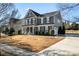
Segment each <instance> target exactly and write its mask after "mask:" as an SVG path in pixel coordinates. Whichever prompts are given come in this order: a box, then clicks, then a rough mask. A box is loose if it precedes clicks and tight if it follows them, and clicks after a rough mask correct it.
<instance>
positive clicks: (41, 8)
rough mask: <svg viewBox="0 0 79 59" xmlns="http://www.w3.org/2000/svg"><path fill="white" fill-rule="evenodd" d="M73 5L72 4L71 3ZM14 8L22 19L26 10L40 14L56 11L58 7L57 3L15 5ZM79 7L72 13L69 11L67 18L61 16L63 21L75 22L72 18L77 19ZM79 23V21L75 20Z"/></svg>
mask: <svg viewBox="0 0 79 59" xmlns="http://www.w3.org/2000/svg"><path fill="white" fill-rule="evenodd" d="M73 4H74V3H73ZM15 7H16V8H17V9H18V10H19V12H20V14H21V17H20V18H24V17H25V15H26V14H27V11H28V9H32V10H34V11H36V12H38V13H40V14H43V13H47V12H53V11H57V10H58V9H59V7H58V6H57V3H15ZM78 12H79V6H78V7H76V8H74V11H69V13H68V14H67V16H65V17H64V16H62V17H63V18H64V19H65V20H69V21H71V22H73V21H76V20H74V19H72V18H73V16H78V17H79V13H78ZM77 21H78V22H79V20H77Z"/></svg>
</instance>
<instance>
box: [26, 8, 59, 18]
mask: <svg viewBox="0 0 79 59" xmlns="http://www.w3.org/2000/svg"><path fill="white" fill-rule="evenodd" d="M29 10H30V11H32V12H33V13H34V14H35V15H36V16H37V17H38V16H50V15H54V14H56V13H57V12H58V11H54V12H49V13H44V14H39V13H37V12H36V11H33V10H32V9H29ZM26 17H27V16H26Z"/></svg>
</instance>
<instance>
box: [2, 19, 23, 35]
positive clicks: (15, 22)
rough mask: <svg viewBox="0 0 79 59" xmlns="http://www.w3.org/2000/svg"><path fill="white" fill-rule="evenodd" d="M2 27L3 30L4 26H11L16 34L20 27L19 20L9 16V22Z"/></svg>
mask: <svg viewBox="0 0 79 59" xmlns="http://www.w3.org/2000/svg"><path fill="white" fill-rule="evenodd" d="M2 28H3V31H5V29H6V28H8V29H10V28H13V29H14V30H15V34H18V31H19V30H21V29H22V25H21V20H20V19H16V18H10V19H9V22H7V23H6V24H4V25H3V26H2Z"/></svg>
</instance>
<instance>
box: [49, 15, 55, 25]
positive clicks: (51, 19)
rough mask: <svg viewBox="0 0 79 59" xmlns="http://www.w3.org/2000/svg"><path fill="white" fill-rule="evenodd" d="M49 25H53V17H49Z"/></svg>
mask: <svg viewBox="0 0 79 59" xmlns="http://www.w3.org/2000/svg"><path fill="white" fill-rule="evenodd" d="M49 23H50V24H53V23H54V16H51V17H49Z"/></svg>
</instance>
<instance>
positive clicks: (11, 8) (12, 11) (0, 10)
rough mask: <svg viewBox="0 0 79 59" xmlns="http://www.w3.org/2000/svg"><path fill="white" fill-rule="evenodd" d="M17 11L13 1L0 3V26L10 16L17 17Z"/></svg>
mask: <svg viewBox="0 0 79 59" xmlns="http://www.w3.org/2000/svg"><path fill="white" fill-rule="evenodd" d="M18 13H19V11H18V9H16V8H15V5H14V4H13V3H0V27H1V25H4V24H5V23H7V22H8V21H9V19H10V18H17V17H16V16H17V14H18Z"/></svg>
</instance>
